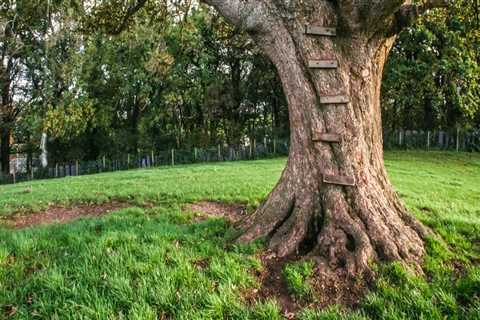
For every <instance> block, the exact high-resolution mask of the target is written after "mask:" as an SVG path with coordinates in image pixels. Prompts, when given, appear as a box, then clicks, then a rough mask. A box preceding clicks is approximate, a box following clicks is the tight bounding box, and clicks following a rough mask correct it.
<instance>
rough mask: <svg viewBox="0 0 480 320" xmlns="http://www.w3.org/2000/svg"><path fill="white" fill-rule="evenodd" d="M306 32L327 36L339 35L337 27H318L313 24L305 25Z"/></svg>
mask: <svg viewBox="0 0 480 320" xmlns="http://www.w3.org/2000/svg"><path fill="white" fill-rule="evenodd" d="M305 34H308V35H312V36H327V37H335V36H336V35H337V29H335V28H328V27H317V26H312V25H306V26H305Z"/></svg>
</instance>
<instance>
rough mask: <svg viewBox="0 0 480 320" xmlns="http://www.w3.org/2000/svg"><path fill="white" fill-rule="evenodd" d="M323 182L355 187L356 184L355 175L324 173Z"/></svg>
mask: <svg viewBox="0 0 480 320" xmlns="http://www.w3.org/2000/svg"><path fill="white" fill-rule="evenodd" d="M323 182H324V183H327V184H335V185H339V186H349V187H354V186H355V185H356V183H355V178H354V177H346V176H335V175H328V174H325V175H323Z"/></svg>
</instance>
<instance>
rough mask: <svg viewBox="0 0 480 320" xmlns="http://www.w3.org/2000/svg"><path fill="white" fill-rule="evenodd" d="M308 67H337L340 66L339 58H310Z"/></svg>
mask: <svg viewBox="0 0 480 320" xmlns="http://www.w3.org/2000/svg"><path fill="white" fill-rule="evenodd" d="M308 67H309V68H312V69H336V68H338V61H337V60H310V61H308Z"/></svg>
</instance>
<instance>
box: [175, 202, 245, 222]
mask: <svg viewBox="0 0 480 320" xmlns="http://www.w3.org/2000/svg"><path fill="white" fill-rule="evenodd" d="M183 210H184V211H193V212H195V213H198V214H199V215H198V216H197V217H195V221H202V220H205V219H208V218H211V217H220V218H224V219H226V220H227V221H228V222H230V223H236V222H238V221H240V220H241V219H242V218H244V217H245V215H246V214H247V210H246V206H245V205H243V204H228V203H222V202H218V201H199V202H195V203H191V204H188V205H186V206H185V207H184V208H183Z"/></svg>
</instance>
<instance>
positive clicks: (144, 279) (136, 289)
mask: <svg viewBox="0 0 480 320" xmlns="http://www.w3.org/2000/svg"><path fill="white" fill-rule="evenodd" d="M386 158H387V168H388V171H389V174H390V176H391V179H392V180H393V182H394V185H395V186H396V187H397V189H398V191H399V192H400V194H401V195H402V197H403V199H404V200H405V202H406V203H407V205H408V207H409V208H410V209H411V210H412V212H414V213H415V214H416V215H417V216H418V217H419V218H420V219H421V220H422V221H423V222H424V223H426V224H428V225H429V226H431V227H432V228H434V229H435V230H436V231H437V232H438V233H439V234H441V235H442V236H443V237H444V239H445V240H446V243H441V242H439V241H436V240H431V241H429V242H428V244H427V245H428V248H429V255H428V257H427V259H426V262H425V270H426V274H427V278H428V279H429V281H428V282H426V281H425V280H423V279H420V278H416V277H413V276H411V275H409V274H407V273H405V272H404V271H403V270H402V269H401V268H400V267H398V266H397V265H395V264H393V265H390V266H386V267H382V269H381V270H380V274H381V278H380V280H379V281H378V282H377V284H376V287H375V288H374V289H373V290H372V293H371V294H369V296H368V297H367V298H366V299H365V302H364V303H363V305H362V306H361V307H360V309H359V310H357V311H356V312H349V313H344V312H343V311H341V310H340V309H339V308H332V309H331V310H327V311H324V312H318V311H314V310H305V312H304V313H303V314H302V316H301V317H302V318H303V319H330V318H331V319H338V318H339V317H340V316H342V317H345V318H352V319H354V318H355V319H357V318H358V319H359V318H376V319H413V318H424V319H444V318H452V319H455V318H471V319H479V318H480V297H479V295H480V268H478V267H475V264H477V265H478V261H479V254H480V248H479V244H480V156H479V155H469V154H452V153H433V152H432V153H418V152H417V153H404V152H402V153H388V154H387V155H386ZM284 163H285V160H283V159H276V160H269V161H256V162H239V163H221V164H216V165H192V166H184V167H175V168H161V169H154V170H143V171H129V172H117V173H111V174H101V175H95V176H84V177H78V178H67V179H59V180H50V181H36V182H33V183H31V184H30V183H28V184H19V185H15V186H0V215H4V216H5V215H9V214H11V213H12V212H13V211H18V210H27V211H28V210H32V209H33V210H38V209H41V208H44V207H46V206H47V205H48V204H49V203H68V202H80V201H81V202H103V201H106V200H108V199H109V198H115V199H125V200H129V201H131V202H132V203H134V204H138V205H142V204H144V203H146V202H151V203H154V204H155V208H153V209H141V208H132V209H125V210H122V211H121V212H119V213H117V214H114V215H111V216H108V217H104V218H101V219H93V220H82V221H77V222H74V223H71V224H69V225H65V226H59V225H54V226H49V227H39V228H34V229H29V230H23V231H12V230H6V229H0V305H3V306H4V308H3V309H4V310H3V311H2V310H0V319H1V318H2V317H6V316H7V315H8V314H12V315H13V317H12V318H17V319H27V318H35V317H39V318H56V317H57V318H62V319H64V318H76V319H80V318H83V319H92V318H93V319H95V318H96V319H107V318H112V319H114V318H115V319H116V318H128V319H155V318H156V317H159V318H161V316H162V315H164V316H170V317H173V318H176V319H224V318H236V319H245V318H251V319H279V318H281V315H280V312H279V311H278V308H277V307H276V306H275V304H274V303H273V302H266V303H262V304H256V305H254V306H250V307H248V306H246V305H245V304H244V303H243V301H242V298H241V296H242V292H243V291H244V290H246V289H247V288H252V287H255V286H258V284H257V283H256V282H255V280H254V278H253V277H252V276H251V274H250V272H249V271H251V270H253V269H258V268H261V264H260V263H259V261H258V260H257V259H256V258H255V255H254V252H255V251H256V250H258V249H257V248H255V247H254V246H249V247H235V246H231V245H230V244H229V243H228V242H227V241H226V239H225V234H226V233H227V226H226V224H225V223H224V222H223V221H221V220H216V219H213V220H208V221H204V222H201V223H194V224H192V223H189V219H190V218H191V215H185V214H183V213H182V212H181V205H182V204H184V203H186V202H191V201H195V200H200V199H213V200H222V201H227V202H245V203H248V204H249V205H251V206H253V207H255V206H256V205H258V203H259V201H261V199H262V198H263V197H265V196H266V195H267V194H268V191H269V190H271V188H272V187H273V185H274V184H275V182H276V180H277V179H278V177H279V175H280V172H281V169H282V167H283V165H284ZM30 186H31V187H32V191H33V192H31V193H26V192H24V190H25V189H26V188H28V187H30ZM447 247H448V248H447ZM292 268H293V269H291V270H290V274H293V275H294V274H295V273H294V271H295V267H292ZM292 270H293V271H292ZM287 273H288V272H287ZM297 278H298V277H297ZM303 278H304V277H300V278H299V279H301V280H300V281H297V283H296V284H295V287H296V288H297V289H298V290H300V291H302V288H301V287H302V283H301V282H302V281H304V280H302V279H303ZM305 281H308V280H305ZM304 285H305V287H306V288H307V289H308V283H305V284H304Z"/></svg>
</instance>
